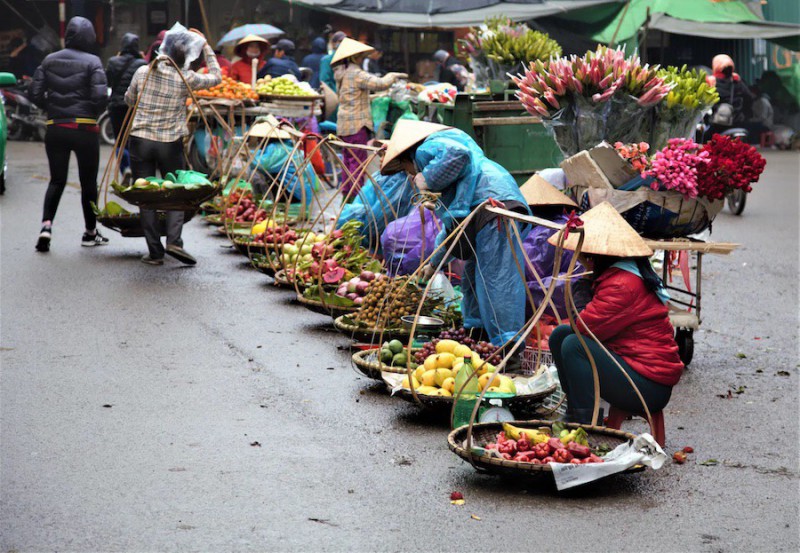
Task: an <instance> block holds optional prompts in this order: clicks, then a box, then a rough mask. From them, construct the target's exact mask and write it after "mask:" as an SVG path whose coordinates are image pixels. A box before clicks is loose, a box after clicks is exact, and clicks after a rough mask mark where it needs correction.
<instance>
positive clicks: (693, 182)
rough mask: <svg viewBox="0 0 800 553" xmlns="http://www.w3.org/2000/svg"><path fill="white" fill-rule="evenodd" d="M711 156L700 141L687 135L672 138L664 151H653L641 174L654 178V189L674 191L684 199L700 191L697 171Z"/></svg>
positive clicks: (694, 195)
mask: <svg viewBox="0 0 800 553" xmlns="http://www.w3.org/2000/svg"><path fill="white" fill-rule="evenodd" d="M709 158H710V155H709V153H708V152H706V151H705V150H703V147H702V146H700V144H697V143H696V142H695V141H694V140H691V139H688V138H671V139H670V140H669V142H668V143H667V146H666V147H665V148H664V149H663V150H659V151H658V152H656V155H655V156H653V160H652V162H651V163H650V168H649V169H648V170H646V171H644V172H643V173H642V176H643V177H651V178H653V179H655V181H654V182H653V184H651V185H650V187H651V188H652V189H653V190H675V191H676V192H680V193H681V194H683V197H684V198H696V197H697V196H698V195H699V194H700V185H699V183H698V178H697V176H698V170H699V169H700V168H702V167H703V166H704V165H706V164H707V163H708V162H709Z"/></svg>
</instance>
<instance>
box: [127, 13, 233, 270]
mask: <svg viewBox="0 0 800 553" xmlns="http://www.w3.org/2000/svg"><path fill="white" fill-rule="evenodd" d="M191 32H193V33H197V34H198V35H200V36H203V34H202V33H201V32H200V31H197V30H195V29H191ZM203 38H205V37H203ZM185 45H186V35H185V34H181V33H175V34H169V35H167V36H166V37H165V38H164V42H163V43H162V44H161V55H160V56H159V59H158V63H157V64H156V66H155V67H153V69H152V72H150V73H149V77H148V72H149V71H150V68H149V67H147V66H146V67H140V68H139V69H138V70H137V71H136V74H135V75H134V76H133V81H132V82H131V86H130V88H128V92H127V93H126V94H125V101H126V102H127V103H128V105H129V106H135V105H136V104H137V102H138V107H137V108H136V113H135V115H134V118H133V123H132V126H131V133H130V134H131V137H130V144H129V146H130V153H131V170H132V172H133V178H134V180H135V179H139V178H147V177H151V176H155V173H156V169H158V170H159V171H160V172H161V177H162V178H165V177H166V174H167V173H174V172H175V171H177V170H178V169H182V168H183V137H184V136H185V135H187V134H188V132H189V131H188V129H187V128H186V99H187V98H188V97H189V91H188V89H187V88H186V84H185V83H184V79H185V80H186V83H187V84H188V85H189V86H190V87H191V88H192V90H200V89H204V88H210V87H212V86H214V85H217V84H219V83H220V82H221V81H222V72H221V70H220V68H219V64H218V63H217V58H216V56H215V55H214V51H213V50H212V49H211V47H210V46H209V45H208V43H206V44H205V45H204V46H203V55H204V57H205V62H206V65H207V67H208V73H207V74H201V73H196V72H194V71H191V70H189V69H187V67H188V66H189V64H190V63H191V62H192V61H194V60H190V59H186V46H185ZM164 56H167V57H169V58H171V59H172V61H174V62H175V65H177V66H178V67H180V68H182V71H181V73H182V74H183V78H181V75H180V74H178V71H177V70H176V69H175V67H174V66H173V65H172V64H171V63H169V61H168V60H166V59H165V58H164ZM145 80H147V85H146V86H145ZM140 212H141V217H142V227H143V228H144V237H145V240H146V241H147V249H148V250H149V253H148V254H147V255H145V256H144V257H142V262H143V263H147V264H149V265H163V264H164V254H165V253H167V254H169V255H171V256H172V257H174V258H175V259H177V260H178V261H181V262H182V263H185V264H187V265H194V264H195V263H197V261H196V260H195V258H194V257H192V256H191V255H189V253H188V252H187V251H186V250H184V249H183V240H181V231H182V230H183V211H167V212H166V218H167V247H166V249H165V248H164V246H163V245H162V243H161V236H160V233H159V231H158V212H157V211H156V210H152V209H141V210H140Z"/></svg>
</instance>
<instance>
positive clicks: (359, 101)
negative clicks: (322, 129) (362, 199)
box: [331, 38, 408, 194]
mask: <svg viewBox="0 0 800 553" xmlns="http://www.w3.org/2000/svg"><path fill="white" fill-rule="evenodd" d="M373 50H374V48H373V47H372V46H369V45H367V44H363V43H361V42H358V41H357V40H353V39H351V38H345V39H344V40H343V41H342V43H341V44H340V45H339V48H338V49H337V50H336V54H335V55H334V56H333V59H332V60H331V66H332V67H333V68H334V69H333V72H334V77H335V78H336V90H337V91H338V94H339V116H338V120H337V132H338V134H339V136H340V137H341V139H342V140H343V141H344V142H347V143H349V144H360V145H366V144H367V143H368V142H369V141H370V139H371V138H372V135H373V128H372V126H373V125H372V111H371V110H370V100H369V94H370V92H379V91H382V90H388V89H389V87H391V86H392V84H394V82H395V81H396V80H398V79H405V78H407V77H408V75H406V74H404V73H387V74H386V76H385V77H376V76H375V75H370V74H369V73H367V72H366V71H364V70H363V69H361V64H362V63H363V61H364V58H365V57H366V55H367V54H368V53H369V52H372V51H373ZM342 157H343V161H344V165H345V167H346V168H347V170H348V174H347V175H346V176H345V180H344V182H343V183H342V192H343V193H344V194H347V193H349V192H350V190H351V189H353V188H355V190H354V191H353V192H354V193H356V192H358V189H359V188H360V187H361V182H362V181H363V179H364V170H363V169H364V168H363V167H362V169H361V170H360V171H359V166H361V165H362V164H363V163H364V160H366V159H367V151H366V150H361V149H358V148H347V149H345V151H344V155H343V156H342Z"/></svg>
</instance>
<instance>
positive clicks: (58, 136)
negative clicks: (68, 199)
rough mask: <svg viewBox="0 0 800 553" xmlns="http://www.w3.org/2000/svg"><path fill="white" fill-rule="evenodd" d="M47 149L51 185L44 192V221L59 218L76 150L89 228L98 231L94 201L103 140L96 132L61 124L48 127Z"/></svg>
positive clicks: (86, 222)
mask: <svg viewBox="0 0 800 553" xmlns="http://www.w3.org/2000/svg"><path fill="white" fill-rule="evenodd" d="M44 149H45V152H47V161H48V163H49V164H50V184H49V185H48V187H47V192H46V193H45V195H44V213H43V214H42V221H52V220H53V219H55V218H56V211H57V210H58V203H59V202H60V201H61V195H62V194H63V193H64V187H65V186H66V185H67V173H68V172H69V158H70V154H71V153H72V152H75V157H76V158H77V159H78V176H79V178H80V181H81V207H82V208H83V219H84V222H85V224H86V230H94V229H95V227H96V226H97V218H96V217H95V215H94V211H92V202H94V203H97V168H98V166H99V165H100V141H99V136H98V134H97V133H96V132H91V131H85V130H81V129H67V128H64V127H59V126H57V125H50V126H49V127H47V134H46V135H45V139H44Z"/></svg>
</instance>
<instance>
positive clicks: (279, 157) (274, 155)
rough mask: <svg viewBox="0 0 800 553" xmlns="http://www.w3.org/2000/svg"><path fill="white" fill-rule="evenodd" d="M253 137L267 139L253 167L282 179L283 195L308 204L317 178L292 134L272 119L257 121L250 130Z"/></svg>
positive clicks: (315, 187)
mask: <svg viewBox="0 0 800 553" xmlns="http://www.w3.org/2000/svg"><path fill="white" fill-rule="evenodd" d="M249 136H250V137H252V138H262V139H263V138H266V139H267V143H266V144H265V145H264V146H263V147H262V148H261V149H260V150H259V151H258V152H257V153H256V155H255V156H254V158H253V166H254V167H257V168H258V169H259V170H260V171H263V172H264V173H266V174H268V175H269V176H270V177H272V179H275V180H276V182H282V183H283V184H282V190H283V193H284V194H285V195H286V196H291V197H292V199H293V200H294V201H295V202H300V203H304V204H305V205H306V206H309V205H311V199H312V198H313V197H314V192H315V191H316V190H319V178H318V177H317V174H316V173H315V172H314V168H313V167H312V166H311V162H310V161H309V162H307V163H306V160H305V154H304V152H303V150H302V149H301V148H295V147H294V143H293V141H292V135H291V134H289V133H288V132H287V131H285V130H283V129H281V128H279V127H278V126H277V120H275V121H263V122H261V123H256V124H255V125H254V126H253V128H252V129H250V133H249ZM303 165H305V168H304V169H303V172H302V175H300V176H298V175H297V170H298V169H299V168H300V167H302V166H303Z"/></svg>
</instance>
